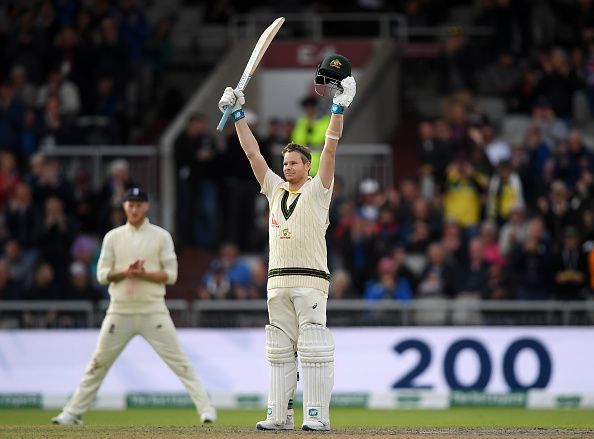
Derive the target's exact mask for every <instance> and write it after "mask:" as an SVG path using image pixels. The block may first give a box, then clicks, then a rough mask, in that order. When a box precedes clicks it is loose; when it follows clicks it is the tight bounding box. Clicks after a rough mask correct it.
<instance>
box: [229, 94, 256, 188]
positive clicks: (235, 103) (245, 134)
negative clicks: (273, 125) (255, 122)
mask: <svg viewBox="0 0 594 439" xmlns="http://www.w3.org/2000/svg"><path fill="white" fill-rule="evenodd" d="M243 104H245V96H244V94H243V92H242V91H241V90H233V89H232V88H231V87H227V88H226V89H225V92H224V93H223V96H221V100H220V101H219V109H220V110H221V112H222V113H224V112H225V110H226V109H227V107H229V106H231V107H232V110H231V117H232V118H233V120H234V121H235V130H236V131H237V136H238V137H239V143H241V147H242V148H243V151H244V152H245V155H246V156H247V158H248V160H249V161H250V165H251V166H252V171H254V175H255V176H256V179H257V180H258V183H260V185H262V184H263V183H264V177H265V176H266V172H267V171H268V164H267V163H266V160H265V159H264V157H263V156H262V153H261V152H260V145H258V141H257V140H256V138H255V137H254V135H253V134H252V130H251V129H250V127H249V126H248V124H247V122H246V121H245V114H244V112H243V109H242V106H243Z"/></svg>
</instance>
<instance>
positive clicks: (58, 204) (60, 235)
mask: <svg viewBox="0 0 594 439" xmlns="http://www.w3.org/2000/svg"><path fill="white" fill-rule="evenodd" d="M74 232H75V225H74V224H73V222H72V220H71V219H70V218H69V217H68V215H67V213H66V212H65V211H64V204H63V203H62V201H61V200H60V199H59V198H58V197H49V198H48V199H47V200H46V201H45V213H44V216H43V222H42V223H41V225H40V227H39V231H38V235H37V236H38V238H37V243H38V245H39V248H40V253H41V255H40V256H41V259H43V260H45V261H48V263H49V264H51V266H52V268H53V272H54V273H55V279H56V283H57V284H58V286H59V287H60V288H65V287H66V285H67V284H68V267H69V265H70V254H69V249H70V244H71V242H72V239H73V238H74Z"/></svg>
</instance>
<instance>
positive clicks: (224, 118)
mask: <svg viewBox="0 0 594 439" xmlns="http://www.w3.org/2000/svg"><path fill="white" fill-rule="evenodd" d="M232 109H233V106H231V105H229V106H228V107H227V108H226V109H225V112H224V113H223V115H222V116H221V120H220V121H219V124H218V125H217V131H223V128H225V124H226V123H227V119H229V115H230V114H231V110H232Z"/></svg>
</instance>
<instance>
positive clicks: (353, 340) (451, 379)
mask: <svg viewBox="0 0 594 439" xmlns="http://www.w3.org/2000/svg"><path fill="white" fill-rule="evenodd" d="M332 332H333V335H334V339H335V343H336V371H335V373H336V376H335V386H334V390H335V391H336V392H387V391H390V390H392V389H405V388H423V389H429V390H432V391H434V392H447V391H449V390H452V389H471V390H486V391H489V392H509V391H511V390H524V389H527V388H537V389H542V390H544V391H546V392H549V393H556V394H560V393H571V392H577V393H582V394H583V393H594V373H593V372H592V371H594V328H587V327H585V328H532V327H521V328H520V327H515V328H513V327H506V328H477V327H473V328H418V327H417V328H335V329H332ZM178 333H179V337H180V341H181V344H182V347H183V350H184V351H185V352H186V353H187V354H188V356H189V358H190V361H191V362H192V364H193V365H194V367H195V368H196V371H197V373H198V375H199V376H200V378H201V380H202V382H203V384H204V387H205V388H206V389H207V391H209V392H211V393H252V392H253V393H265V392H266V388H267V385H268V378H267V377H268V374H267V363H266V360H265V334H264V328H261V329H217V330H215V329H180V330H179V332H178ZM97 334H98V331H97V330H69V331H60V330H47V331H0V393H11V392H39V393H43V394H65V393H70V392H72V391H73V390H74V388H75V387H76V385H77V384H78V381H79V379H80V377H81V375H82V373H83V371H84V369H85V367H86V364H87V363H88V361H89V359H90V357H91V354H92V352H93V349H94V347H95V343H96V340H97ZM138 391H149V392H150V391H153V392H175V391H180V392H183V387H182V385H181V383H180V382H179V381H178V379H177V377H176V376H175V375H174V374H173V373H172V372H171V371H170V370H169V369H168V368H167V366H166V365H165V364H164V363H163V362H162V361H161V360H160V358H159V357H158V356H157V355H156V354H155V353H154V351H153V350H152V349H151V347H150V346H149V345H148V344H147V343H146V342H145V341H144V340H143V339H141V338H139V337H137V338H135V339H134V340H132V342H131V343H130V344H129V345H128V347H127V348H126V349H125V350H124V352H123V354H122V355H121V356H120V358H119V359H118V360H117V361H116V362H115V364H114V366H113V367H112V369H111V371H110V372H109V374H108V375H107V378H106V379H105V382H104V384H103V386H102V387H101V390H100V394H104V395H109V394H114V393H118V394H120V393H123V392H138Z"/></svg>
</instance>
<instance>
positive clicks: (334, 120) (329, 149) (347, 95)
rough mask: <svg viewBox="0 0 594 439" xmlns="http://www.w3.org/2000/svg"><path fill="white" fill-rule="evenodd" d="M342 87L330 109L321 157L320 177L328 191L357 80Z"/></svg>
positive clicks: (352, 80)
mask: <svg viewBox="0 0 594 439" xmlns="http://www.w3.org/2000/svg"><path fill="white" fill-rule="evenodd" d="M340 85H341V86H342V91H337V92H336V95H335V96H334V99H333V101H332V107H331V109H330V111H331V112H332V116H331V117H330V124H329V125H328V129H327V130H326V142H325V143H324V149H323V150H322V155H321V156H320V166H319V169H318V175H319V176H320V179H321V180H322V184H323V185H324V187H325V188H326V189H329V188H330V186H331V185H332V179H333V178H334V167H335V163H336V150H337V148H338V141H339V139H340V138H341V136H342V127H343V122H344V116H343V113H344V109H345V108H347V107H348V106H349V105H351V102H353V98H354V97H355V94H356V92H357V85H356V83H355V78H353V77H352V76H348V77H346V78H344V79H343V80H342V81H341V82H340Z"/></svg>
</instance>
